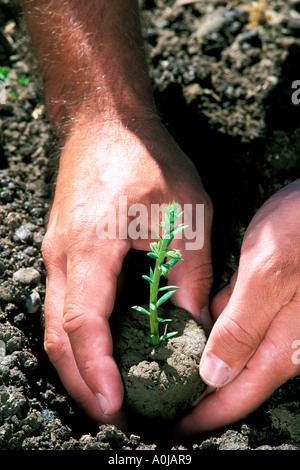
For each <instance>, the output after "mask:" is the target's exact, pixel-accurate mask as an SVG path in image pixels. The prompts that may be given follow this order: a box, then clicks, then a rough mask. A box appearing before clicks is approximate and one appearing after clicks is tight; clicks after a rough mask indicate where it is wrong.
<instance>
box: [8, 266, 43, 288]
mask: <svg viewBox="0 0 300 470" xmlns="http://www.w3.org/2000/svg"><path fill="white" fill-rule="evenodd" d="M13 280H14V281H20V282H22V284H26V285H37V284H38V283H39V282H40V280H41V275H40V273H39V272H38V271H37V270H36V269H34V268H21V269H19V270H18V271H16V272H15V273H14V274H13Z"/></svg>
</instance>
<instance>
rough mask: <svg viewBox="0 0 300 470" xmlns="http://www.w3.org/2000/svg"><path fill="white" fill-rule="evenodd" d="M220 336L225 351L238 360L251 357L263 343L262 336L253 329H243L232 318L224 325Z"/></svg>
mask: <svg viewBox="0 0 300 470" xmlns="http://www.w3.org/2000/svg"><path fill="white" fill-rule="evenodd" d="M219 334H220V337H221V338H222V347H223V349H225V350H226V351H227V352H228V353H230V354H231V356H232V355H234V356H235V357H236V358H239V357H241V356H243V357H245V356H247V357H250V356H251V355H252V353H253V351H254V350H255V349H256V347H257V345H258V344H259V343H260V341H261V335H260V334H259V333H257V332H256V331H255V330H254V328H253V327H252V328H249V327H248V326H247V328H246V327H243V326H242V325H241V324H240V323H238V322H237V321H235V320H234V319H232V318H227V319H226V321H225V322H223V323H222V325H221V330H220V331H219Z"/></svg>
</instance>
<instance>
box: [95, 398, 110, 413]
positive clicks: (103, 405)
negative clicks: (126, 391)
mask: <svg viewBox="0 0 300 470" xmlns="http://www.w3.org/2000/svg"><path fill="white" fill-rule="evenodd" d="M96 398H97V400H98V403H99V405H100V408H101V410H102V413H103V414H104V415H107V414H108V411H109V408H110V404H109V401H108V400H107V399H106V398H105V397H104V396H103V395H101V393H96Z"/></svg>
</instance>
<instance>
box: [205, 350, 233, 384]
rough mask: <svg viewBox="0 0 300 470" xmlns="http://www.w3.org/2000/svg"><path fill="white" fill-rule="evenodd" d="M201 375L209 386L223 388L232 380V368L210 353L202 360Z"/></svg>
mask: <svg viewBox="0 0 300 470" xmlns="http://www.w3.org/2000/svg"><path fill="white" fill-rule="evenodd" d="M200 375H201V377H202V379H203V380H204V382H206V383H207V384H208V385H212V386H213V387H221V386H222V385H224V384H225V383H226V382H227V381H228V380H229V378H230V367H229V366H228V365H227V364H226V363H225V362H224V361H222V359H220V358H219V357H217V356H216V355H215V354H214V353H213V352H211V351H208V352H207V353H206V354H205V356H204V357H203V358H202V360H201V363H200Z"/></svg>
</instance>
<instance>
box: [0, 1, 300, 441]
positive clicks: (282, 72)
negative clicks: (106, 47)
mask: <svg viewBox="0 0 300 470" xmlns="http://www.w3.org/2000/svg"><path fill="white" fill-rule="evenodd" d="M180 3H181V4H180ZM141 5H142V7H143V13H142V16H143V32H144V36H145V42H146V45H147V51H148V57H149V67H150V73H151V77H152V81H153V88H154V91H155V97H156V101H157V105H158V108H159V111H160V114H161V117H162V120H163V121H164V123H165V124H166V126H167V128H168V129H169V131H170V133H171V134H172V135H173V136H174V138H175V139H176V141H177V142H178V144H179V145H180V146H181V147H182V149H183V150H184V151H185V152H186V153H187V154H188V155H189V156H190V158H191V159H192V160H193V161H194V162H195V164H196V165H197V167H198V170H199V172H200V174H201V177H202V179H203V182H204V185H205V187H206V189H207V190H208V192H209V194H210V195H211V197H212V200H213V203H214V209H215V219H214V226H213V238H212V240H213V262H214V269H215V281H214V286H213V292H212V293H214V292H216V291H218V290H219V289H220V288H221V287H223V286H224V285H225V284H226V283H227V282H228V281H229V279H230V277H231V275H232V273H233V272H234V270H235V269H236V267H237V265H238V258H239V250H240V245H241V240H242V236H243V233H244V231H245V228H246V227H247V225H248V223H249V221H250V220H251V218H252V216H253V214H254V213H255V211H256V210H257V209H258V208H259V207H260V206H261V205H262V203H263V202H264V201H265V200H266V199H267V198H268V197H269V196H271V195H272V194H273V193H274V192H275V191H276V190H278V189H279V188H281V187H282V186H284V185H286V184H288V183H289V182H291V181H293V180H294V179H296V178H297V177H298V176H299V169H300V159H299V155H300V130H299V129H300V127H299V124H300V107H298V106H297V105H293V104H292V101H291V95H292V91H293V90H292V88H291V85H292V82H293V81H294V80H297V79H299V63H300V14H299V13H300V2H299V0H285V1H283V0H274V1H269V2H268V6H267V10H266V11H265V10H262V11H258V10H255V11H254V12H253V10H252V11H250V12H249V8H248V7H249V6H251V2H245V1H244V0H240V1H229V2H225V1H220V0H202V1H198V2H195V1H185V2H183V1H182V2H175V1H174V0H144V1H142V2H141ZM0 69H1V70H0V74H2V75H0V76H1V77H2V78H1V83H0V85H1V88H0V93H1V97H2V98H1V100H0V101H1V103H2V104H1V105H0V113H1V115H0V167H1V168H0V201H1V206H0V247H1V249H0V256H1V257H0V276H1V285H0V448H1V449H10V450H15V449H17V450H18V449H24V450H31V449H39V450H44V449H71V450H76V449H79V450H88V449H103V450H104V449H109V450H121V449H124V450H127V449H128V450H130V449H159V448H161V447H164V448H170V449H171V448H175V449H188V450H204V449H209V450H213V449H216V450H222V449H251V450H252V449H293V450H299V448H300V413H299V382H300V377H295V378H293V379H291V380H289V381H288V382H287V383H286V384H284V385H282V386H281V387H280V388H279V389H278V390H277V391H276V392H275V393H273V395H272V396H271V397H270V398H269V399H268V400H266V401H265V403H264V404H262V405H261V406H260V407H259V408H258V409H257V410H256V411H255V412H254V413H252V414H251V415H250V416H249V417H247V418H246V419H243V420H242V421H240V422H238V423H235V424H234V425H230V426H228V427H226V428H225V429H220V430H217V431H216V432H214V433H210V434H209V435H206V436H199V437H197V438H194V439H193V440H191V441H190V442H184V443H182V444H177V445H176V446H175V445H174V444H170V443H168V441H167V440H166V439H164V438H163V437H162V436H160V437H159V438H158V437H157V435H155V438H153V435H154V434H151V433H150V434H148V435H147V433H145V432H142V430H141V429H140V428H138V427H137V428H135V427H134V426H133V429H132V430H131V434H128V435H125V434H124V433H123V432H121V431H120V430H117V429H116V428H114V427H113V426H107V425H104V426H100V427H99V426H97V425H96V424H95V423H92V422H91V421H90V420H89V419H88V418H87V417H86V416H84V415H83V414H82V413H81V411H80V410H79V409H78V408H77V407H76V405H75V404H74V403H73V401H72V400H71V399H70V397H69V396H68V395H67V394H66V392H65V391H64V389H63V387H62V385H61V383H60V380H59V378H58V377H57V374H56V371H55V370H54V369H53V367H52V366H51V364H50V363H49V360H48V358H47V357H46V355H45V353H44V351H43V344H42V343H43V327H42V321H41V319H42V317H43V301H44V296H45V269H44V265H43V261H42V257H41V242H42V238H43V235H44V233H45V225H46V222H47V217H48V212H49V206H50V204H51V197H52V188H53V182H54V180H55V172H56V164H57V148H56V145H55V140H54V138H53V135H52V132H51V128H50V125H49V122H48V118H47V114H46V110H45V107H44V102H43V95H42V92H41V86H40V81H39V77H38V73H37V71H36V67H35V62H34V59H33V57H32V54H31V52H30V41H29V39H28V36H27V34H26V31H25V29H24V26H23V24H22V21H21V20H20V18H19V15H18V10H17V8H16V7H15V6H14V3H13V2H12V1H10V0H0ZM3 83H5V84H4V85H3ZM3 89H4V93H5V99H3ZM131 256H132V261H133V264H134V265H135V266H136V263H138V264H139V265H140V266H141V270H140V273H142V272H145V271H144V267H143V266H142V265H143V260H142V258H141V257H140V253H135V252H134V253H132V255H131ZM128 269H130V268H128ZM135 271H137V270H136V269H135ZM140 273H138V274H136V273H135V272H134V273H131V275H130V277H129V276H128V277H127V278H126V279H130V284H129V283H128V281H127V282H125V291H126V294H127V296H126V299H124V300H122V302H121V303H120V304H121V305H122V306H123V308H126V307H127V306H130V305H132V304H133V303H134V304H142V303H144V302H145V298H146V295H147V293H146V292H145V290H144V284H143V283H141V282H140V280H139V279H140ZM139 283H140V284H139ZM133 285H134V286H135V287H134V292H132V286H133ZM136 286H138V287H137V288H136ZM136 292H138V295H137V296H136V295H135V294H136ZM137 297H138V298H137ZM133 299H134V300H133ZM137 430H138V431H137ZM168 446H169V447H168Z"/></svg>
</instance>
